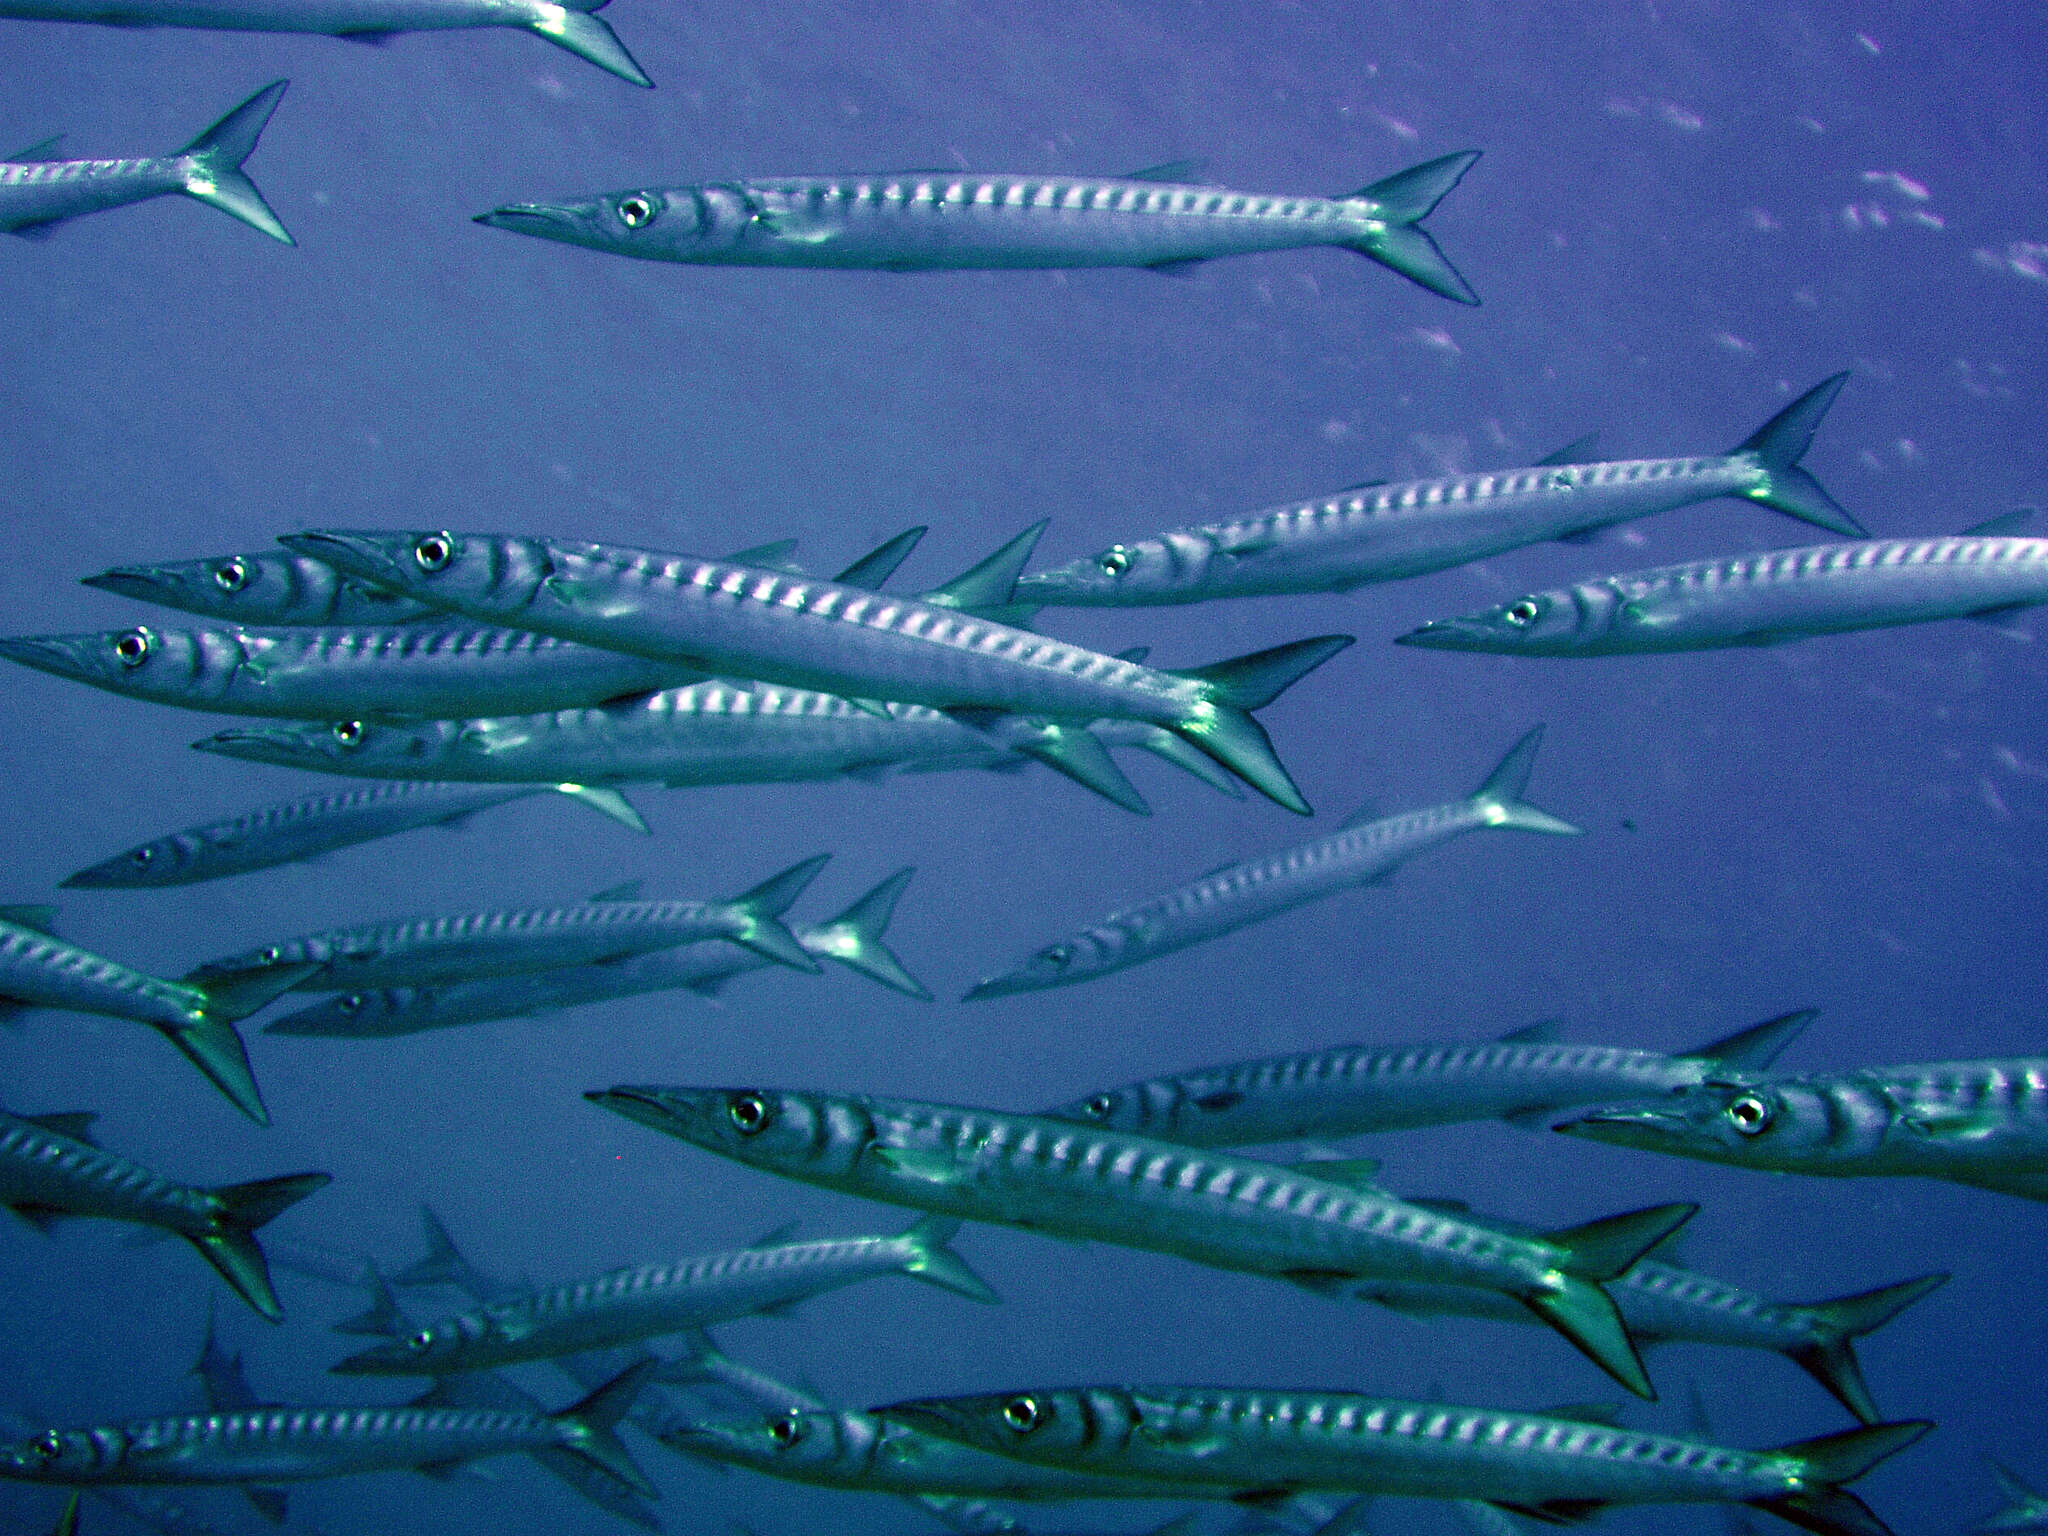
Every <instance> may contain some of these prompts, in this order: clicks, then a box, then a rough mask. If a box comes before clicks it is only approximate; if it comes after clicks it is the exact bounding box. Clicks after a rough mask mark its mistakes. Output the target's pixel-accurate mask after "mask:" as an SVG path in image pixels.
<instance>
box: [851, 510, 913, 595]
mask: <svg viewBox="0 0 2048 1536" xmlns="http://www.w3.org/2000/svg"><path fill="white" fill-rule="evenodd" d="M924 535H925V525H924V524H922V523H920V524H918V525H917V526H916V527H915V528H906V529H904V530H903V531H902V532H901V533H899V534H897V535H896V537H895V538H893V539H891V540H889V541H888V542H887V543H886V544H881V545H878V546H877V547H875V548H874V549H871V550H869V551H868V552H867V553H866V554H864V555H862V556H861V557H860V558H859V559H858V560H856V561H854V562H853V564H851V565H849V566H848V567H847V568H846V569H845V570H843V571H841V572H840V573H839V574H838V575H837V576H834V577H833V578H832V579H833V580H834V581H836V582H838V583H839V585H841V586H842V587H866V588H868V589H869V590H870V591H880V590H881V587H882V583H883V582H885V581H887V580H888V579H889V578H890V577H891V576H894V575H895V574H896V567H898V566H899V565H901V564H902V563H903V562H904V561H905V560H907V559H908V558H909V557H910V552H911V551H912V550H913V549H915V548H917V541H918V540H919V539H921V538H923V537H924Z"/></svg>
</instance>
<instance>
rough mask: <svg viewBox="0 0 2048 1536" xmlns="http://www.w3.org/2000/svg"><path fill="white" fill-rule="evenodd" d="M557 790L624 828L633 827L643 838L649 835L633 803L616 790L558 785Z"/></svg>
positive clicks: (583, 785)
mask: <svg viewBox="0 0 2048 1536" xmlns="http://www.w3.org/2000/svg"><path fill="white" fill-rule="evenodd" d="M555 790H556V792H557V793H559V794H564V795H567V796H568V797H569V798H570V799H571V800H580V801H581V802H582V803H583V804H585V805H587V806H589V807H590V808H591V809H592V810H593V811H596V812H598V813H599V814H601V815H605V816H609V817H611V819H612V820H613V821H616V822H617V823H618V824H619V825H620V826H622V827H631V828H632V829H633V830H634V831H635V832H638V833H640V834H641V835H642V836H645V835H646V833H647V823H646V821H645V820H643V819H642V817H641V815H640V813H639V812H638V811H636V810H635V809H634V808H633V802H632V801H630V800H628V799H627V798H626V797H625V796H624V795H622V794H620V793H619V792H618V791H617V790H616V789H606V788H604V787H603V786H602V785H596V784H557V785H556V786H555Z"/></svg>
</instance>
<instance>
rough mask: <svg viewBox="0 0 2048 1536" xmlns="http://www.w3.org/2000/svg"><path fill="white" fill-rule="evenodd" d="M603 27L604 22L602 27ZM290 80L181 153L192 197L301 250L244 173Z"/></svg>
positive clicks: (271, 86)
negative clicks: (247, 161)
mask: <svg viewBox="0 0 2048 1536" xmlns="http://www.w3.org/2000/svg"><path fill="white" fill-rule="evenodd" d="M600 25H602V23H600ZM290 83H291V82H290V81H288V80H273V81H272V82H271V83H270V84H269V85H266V86H265V87H263V89H262V90H260V91H258V92H257V93H256V94H255V95H254V96H251V97H250V98H249V99H248V100H247V101H245V102H243V103H242V104H241V105H240V106H239V107H237V108H235V110H234V111H232V112H230V113H229V114H228V115H227V116H226V117H224V118H222V119H221V120H220V121H219V122H217V123H215V124H214V125H213V126H212V127H211V128H209V129H207V130H206V132H204V133H202V134H201V135H199V137H198V138H196V139H194V140H193V141H192V142H191V143H190V144H187V145H186V146H185V147H184V148H183V149H181V150H179V151H178V156H179V158H180V159H182V160H183V161H185V185H184V187H183V188H182V189H181V190H182V191H183V192H184V193H185V195H186V196H187V197H194V198H197V199H198V200H199V201H200V202H202V203H206V204H208V205H209V206H211V207H214V208H218V209H219V210H220V211H221V212H222V213H225V214H228V215H230V216H232V217H234V218H237V219H240V220H241V221H242V222H243V223H244V224H247V225H248V226H249V227H250V228H251V229H256V230H261V231H262V232H263V233H264V234H266V235H268V236H270V238H271V239H273V240H282V241H283V242H284V243H285V244H286V245H297V244H298V242H297V241H296V240H294V239H292V237H291V232H290V231H289V230H287V229H286V228H285V227H284V225H283V224H281V223H279V222H278V217H277V215H276V214H274V213H272V212H271V211H270V205H269V204H268V203H266V202H264V201H263V194H262V193H261V192H258V191H257V190H256V183H255V182H253V181H251V180H250V179H249V178H248V177H247V176H245V175H243V174H242V162H243V161H244V160H246V159H248V158H249V156H250V155H252V154H254V153H255V151H256V141H257V140H258V139H259V138H261V137H262V136H263V129H264V126H265V125H266V124H268V123H269V121H270V114H271V113H273V112H275V111H276V110H277V104H278V101H279V100H280V99H281V98H282V97H283V96H284V91H285V87H286V86H287V85H289V84H290Z"/></svg>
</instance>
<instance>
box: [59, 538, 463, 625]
mask: <svg viewBox="0 0 2048 1536" xmlns="http://www.w3.org/2000/svg"><path fill="white" fill-rule="evenodd" d="M82 579H83V581H84V583H85V585H87V586H88V587H98V588H99V589H100V590H101V591H103V592H116V593H119V594H120V595H121V596H122V597H134V598H140V599H141V600H142V601H143V602H145V603H155V604H157V605H158V606H159V607H163V608H176V609H179V610H181V611H182V612H185V613H197V614H203V615H204V616H205V617H207V618H210V619H225V620H227V621H228V622H229V623H233V624H261V625H292V624H337V625H376V626H382V625H387V624H406V623H410V622H412V621H414V620H416V619H424V618H432V619H436V620H441V619H445V618H446V615H445V614H444V613H443V612H442V610H440V609H439V608H433V607H430V606H428V605H427V604H425V603H419V602H414V601H413V600H412V599H411V598H409V597H400V596H399V595H398V594H397V593H395V592H386V591H385V590H384V589H383V588H381V587H372V586H369V585H366V584H365V583H363V582H360V581H351V580H350V579H349V578H348V577H346V576H344V575H342V574H341V573H340V572H339V571H337V570H336V569H335V568H334V567H333V566H331V565H328V564H327V563H326V562H325V561H322V560H315V559H313V558H312V557H311V556H309V555H295V554H293V553H291V552H290V551H289V550H283V549H269V550H261V551H258V552H257V553H255V554H247V555H214V556H210V557H208V558H206V559H203V560H174V561H168V562H165V563H163V564H159V565H122V566H116V567H115V568H114V569H113V570H111V571H102V572H101V573H100V574H99V575H97V576H87V577H84V578H82Z"/></svg>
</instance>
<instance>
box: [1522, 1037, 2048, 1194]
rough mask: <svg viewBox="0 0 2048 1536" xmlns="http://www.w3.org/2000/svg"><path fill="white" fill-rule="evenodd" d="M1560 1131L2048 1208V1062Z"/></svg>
mask: <svg viewBox="0 0 2048 1536" xmlns="http://www.w3.org/2000/svg"><path fill="white" fill-rule="evenodd" d="M1557 1129H1558V1130H1560V1131H1563V1132H1565V1133H1566V1134H1568V1135H1572V1136H1584V1137H1586V1138H1587V1139H1588V1140H1592V1141H1607V1142H1613V1143H1615V1144H1616V1145H1618V1146H1625V1147H1642V1148H1645V1149H1647V1150H1649V1151H1653V1152H1669V1153H1672V1154H1673V1155H1675V1156H1678V1157H1692V1158H1698V1159H1700V1160H1701V1161H1703V1162H1709V1163H1729V1164H1732V1165H1734V1166H1735V1167H1738V1168H1757V1169H1763V1170H1765V1171H1768V1172H1771V1173H1806V1174H1817V1175H1820V1176H1822V1177H1826V1178H1844V1179H1853V1178H1924V1179H1946V1180H1948V1181H1949V1182H1950V1183H1954V1184H1974V1185H1976V1186H1977V1187H1978V1188H1980V1189H1989V1190H1996V1191H1998V1192H1999V1193H2001V1194H2008V1195H2019V1196H2022V1197H2024V1198H2025V1199H2028V1200H2048V1057H2041V1056H2017V1057H2007V1058H2003V1059H1997V1060H1987V1061H1938V1062H1931V1063H1928V1064H1925V1065H1912V1066H1900V1067H1863V1068H1858V1069H1856V1070H1853V1071H1848V1072H1809V1073H1804V1074H1801V1075H1799V1076H1790V1075H1787V1076H1771V1077H1748V1078H1746V1079H1744V1080H1740V1081H1735V1082H1708V1083H1705V1084H1702V1085H1701V1086H1700V1087H1697V1088H1691V1089H1687V1090H1685V1091H1683V1092H1681V1093H1677V1094H1674V1095H1672V1096H1671V1097H1670V1098H1668V1099H1666V1100H1663V1101H1661V1102H1658V1103H1650V1104H1614V1105H1608V1106H1605V1107H1603V1108H1599V1109H1594V1110H1590V1111H1588V1112H1587V1113H1586V1114H1584V1115H1583V1116H1581V1117H1579V1118H1578V1119H1575V1120H1572V1121H1570V1122H1568V1123H1566V1124H1564V1125H1560V1126H1558V1127H1557Z"/></svg>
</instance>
